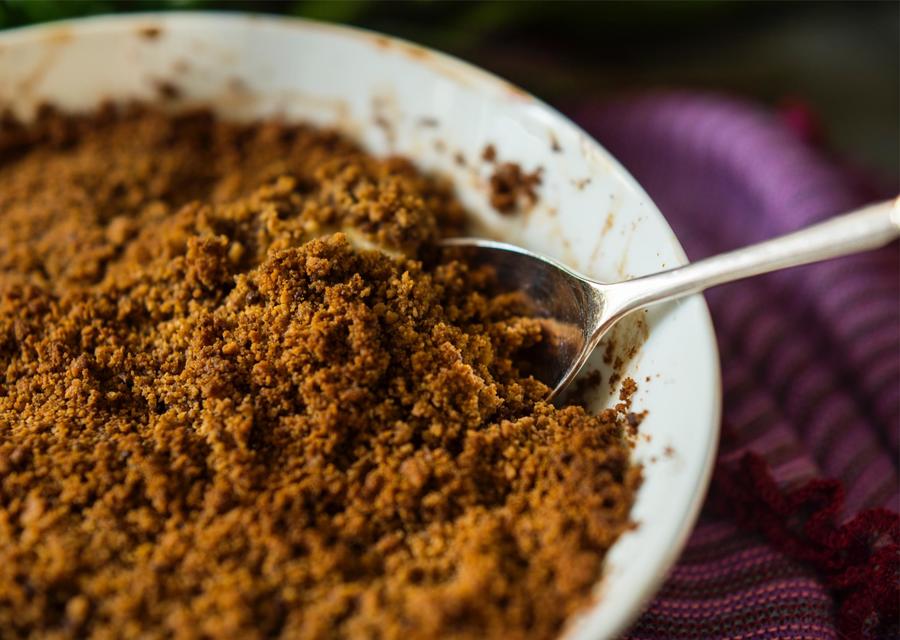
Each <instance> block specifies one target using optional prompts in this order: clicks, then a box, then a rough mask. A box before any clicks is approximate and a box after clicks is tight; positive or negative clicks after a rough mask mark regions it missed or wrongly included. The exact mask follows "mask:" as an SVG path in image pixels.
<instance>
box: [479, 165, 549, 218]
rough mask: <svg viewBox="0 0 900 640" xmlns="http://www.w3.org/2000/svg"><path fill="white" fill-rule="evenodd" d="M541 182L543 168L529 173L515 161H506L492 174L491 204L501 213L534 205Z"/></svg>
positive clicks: (512, 211)
mask: <svg viewBox="0 0 900 640" xmlns="http://www.w3.org/2000/svg"><path fill="white" fill-rule="evenodd" d="M540 184H541V170H540V169H535V170H534V171H532V172H530V173H528V172H525V171H523V170H522V167H520V166H519V165H518V164H516V163H514V162H504V163H502V164H500V165H497V167H496V168H495V169H494V173H493V174H491V180H490V187H491V195H490V200H491V206H492V207H494V209H496V210H497V211H499V212H501V213H514V212H516V211H519V210H521V209H523V208H527V207H531V206H534V204H535V203H536V202H537V199H538V197H537V191H536V190H535V189H536V188H537V187H538V185H540Z"/></svg>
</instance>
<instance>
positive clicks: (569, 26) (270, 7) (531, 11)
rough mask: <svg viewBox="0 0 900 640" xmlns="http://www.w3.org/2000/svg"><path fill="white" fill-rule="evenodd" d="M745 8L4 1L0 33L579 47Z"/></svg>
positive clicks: (371, 0) (292, 0)
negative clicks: (74, 27) (352, 37)
mask: <svg viewBox="0 0 900 640" xmlns="http://www.w3.org/2000/svg"><path fill="white" fill-rule="evenodd" d="M748 4H753V3H747V2H717V1H716V0H683V1H682V2H665V1H656V2H584V1H581V2H579V1H569V2H562V1H543V2H541V1H519V2H513V1H508V0H507V1H504V0H480V1H472V2H449V1H446V0H444V1H441V0H393V1H384V0H381V1H378V0H285V1H272V0H257V1H244V0H231V1H224V2H223V1H221V0H205V1H204V0H65V1H52V0H0V28H8V27H16V26H23V25H28V24H33V23H38V22H46V21H49V20H59V19H65V18H73V17H77V16H87V15H95V14H103V13H125V12H142V11H166V10H195V11H196V10H216V11H249V12H256V13H274V14H282V15H291V16H299V17H306V18H312V19H316V20H325V21H330V22H343V23H348V24H354V25H358V26H365V27H370V28H375V29H384V30H387V31H390V32H393V33H396V34H398V35H405V36H407V37H413V38H418V39H420V40H423V41H427V42H429V43H431V44H434V45H438V46H444V47H446V48H449V49H455V50H459V49H463V48H466V47H468V46H473V45H477V44H478V43H479V42H480V41H482V40H483V39H485V38H489V37H491V36H492V35H493V34H494V33H496V32H498V31H507V30H528V29H540V30H541V31H543V32H545V33H546V32H550V33H559V34H564V35H565V37H567V38H571V39H573V40H575V41H582V42H585V43H587V42H590V41H594V40H596V38H598V37H603V38H614V39H616V38H619V37H623V36H624V35H625V34H627V33H633V31H634V28H637V27H639V28H640V31H641V33H643V34H645V35H652V34H653V32H657V31H663V30H666V31H669V30H671V29H673V28H674V29H680V28H688V27H690V25H695V24H697V19H698V18H700V17H703V18H705V19H709V18H714V17H716V16H725V15H731V14H734V12H735V11H740V10H741V7H742V6H746V5H748Z"/></svg>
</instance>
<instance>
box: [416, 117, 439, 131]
mask: <svg viewBox="0 0 900 640" xmlns="http://www.w3.org/2000/svg"><path fill="white" fill-rule="evenodd" d="M416 124H417V125H419V126H420V127H425V128H427V129H436V128H437V127H438V126H439V125H440V122H439V121H438V119H437V118H434V117H432V116H422V117H421V118H419V119H418V120H416Z"/></svg>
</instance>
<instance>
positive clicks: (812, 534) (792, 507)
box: [713, 453, 900, 639]
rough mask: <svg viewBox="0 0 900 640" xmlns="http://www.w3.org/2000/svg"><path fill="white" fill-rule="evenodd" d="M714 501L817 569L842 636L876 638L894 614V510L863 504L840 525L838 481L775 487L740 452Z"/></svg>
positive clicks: (899, 579)
mask: <svg viewBox="0 0 900 640" xmlns="http://www.w3.org/2000/svg"><path fill="white" fill-rule="evenodd" d="M713 487H714V493H713V501H714V504H715V506H716V507H717V508H718V509H719V510H721V511H723V512H726V513H729V514H731V515H732V516H734V517H735V518H736V520H737V521H738V523H739V524H740V525H741V526H743V527H746V528H749V529H753V530H756V531H758V532H760V533H761V534H762V535H763V536H765V538H766V539H767V540H768V541H769V542H770V543H771V544H772V545H773V546H774V547H775V548H777V549H779V550H780V551H782V552H783V553H785V554H787V555H789V556H790V557H792V558H794V559H796V560H800V561H802V562H805V563H807V564H809V565H811V566H813V567H815V568H816V569H817V570H818V571H819V572H820V573H821V575H822V577H823V579H824V583H825V585H826V586H828V587H829V588H830V589H831V590H832V591H833V592H834V595H835V598H836V600H837V603H838V611H837V626H838V630H839V631H840V633H841V634H842V635H843V636H844V637H847V638H853V639H855V638H862V639H866V638H876V637H880V636H881V635H882V634H884V633H885V632H887V631H888V630H890V629H891V628H895V626H896V625H897V623H898V620H900V515H898V514H897V513H896V512H895V511H891V510H889V509H880V508H879V509H866V510H864V511H861V512H860V513H858V514H857V515H856V516H854V517H853V518H852V519H851V520H849V521H848V522H847V523H845V524H843V525H840V526H839V525H837V524H836V520H837V518H838V516H839V514H840V513H841V509H842V508H843V505H844V488H843V486H842V485H841V483H840V482H838V481H837V480H828V479H815V480H810V481H808V482H806V483H804V484H803V485H802V486H800V487H797V488H795V489H789V490H785V489H782V488H781V487H779V486H778V483H777V482H776V481H775V478H774V477H773V476H772V473H771V471H770V469H769V466H768V464H767V463H766V461H765V460H764V459H763V458H762V457H761V456H759V455H758V454H755V453H746V454H744V456H743V457H742V458H741V459H740V460H739V461H738V462H737V463H734V464H730V465H720V466H719V468H718V469H717V471H716V479H715V482H714V485H713Z"/></svg>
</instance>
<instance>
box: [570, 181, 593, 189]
mask: <svg viewBox="0 0 900 640" xmlns="http://www.w3.org/2000/svg"><path fill="white" fill-rule="evenodd" d="M590 183H591V179H590V178H578V179H573V180H572V186H574V187H575V188H576V189H578V190H579V191H584V188H585V187H586V186H588V185H589V184H590Z"/></svg>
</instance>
